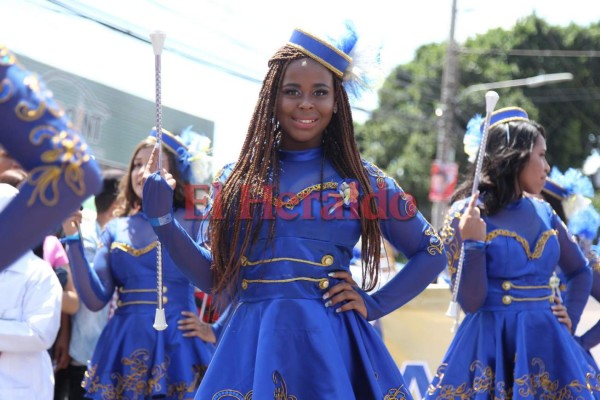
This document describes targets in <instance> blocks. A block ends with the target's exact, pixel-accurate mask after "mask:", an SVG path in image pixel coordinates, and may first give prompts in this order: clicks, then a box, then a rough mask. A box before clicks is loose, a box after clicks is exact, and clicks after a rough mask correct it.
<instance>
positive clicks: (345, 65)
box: [288, 21, 381, 98]
mask: <svg viewBox="0 0 600 400" xmlns="http://www.w3.org/2000/svg"><path fill="white" fill-rule="evenodd" d="M364 42H365V41H364V40H363V41H361V40H359V35H358V31H357V29H356V27H355V25H354V24H353V23H352V22H351V21H345V23H344V25H343V29H342V31H341V32H340V33H339V34H338V36H337V37H334V36H333V35H326V37H325V35H324V37H319V36H317V35H315V34H313V33H309V32H308V31H307V30H305V29H301V28H296V29H294V31H293V33H292V36H291V37H290V39H289V41H288V45H289V46H292V47H294V48H296V49H298V50H300V51H301V52H302V53H304V54H306V55H307V56H308V57H310V58H312V59H313V60H315V61H317V62H318V63H320V64H321V65H323V66H324V67H325V68H327V69H329V70H330V71H331V72H333V73H334V74H335V75H336V76H337V77H339V78H341V79H342V80H343V84H344V87H345V88H346V91H347V92H348V93H349V94H350V95H352V96H353V97H355V98H358V97H360V94H361V93H362V92H363V91H364V90H365V89H367V88H369V87H371V86H373V85H374V82H375V81H376V80H377V76H378V75H379V70H380V61H381V60H380V50H381V49H380V47H378V46H372V45H370V44H367V43H364Z"/></svg>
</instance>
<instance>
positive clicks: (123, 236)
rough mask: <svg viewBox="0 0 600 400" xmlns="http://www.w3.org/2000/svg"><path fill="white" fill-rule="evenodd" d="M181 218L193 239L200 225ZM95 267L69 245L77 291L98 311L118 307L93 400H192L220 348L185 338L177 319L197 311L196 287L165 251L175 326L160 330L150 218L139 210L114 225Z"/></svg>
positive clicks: (92, 381) (94, 377)
mask: <svg viewBox="0 0 600 400" xmlns="http://www.w3.org/2000/svg"><path fill="white" fill-rule="evenodd" d="M184 216H185V212H184V210H183V209H179V210H178V211H177V212H175V216H174V218H176V219H177V220H179V221H180V223H181V226H182V227H183V228H182V229H184V230H185V231H186V232H188V233H189V234H190V235H194V234H196V232H197V230H198V227H199V225H200V223H199V221H197V220H185V219H184ZM101 242H102V245H101V248H100V249H98V252H97V254H96V257H95V259H94V268H93V269H92V268H91V267H90V266H89V264H88V263H87V261H86V260H85V257H84V255H83V249H82V248H81V245H80V242H78V241H77V242H74V243H73V242H69V246H68V253H69V259H70V260H71V265H72V270H73V275H74V280H75V284H76V287H77V291H78V293H79V295H80V296H81V298H82V300H83V301H84V303H85V304H86V306H88V308H90V309H92V310H96V309H99V308H102V307H103V306H104V305H105V304H106V303H107V302H109V301H111V298H112V296H113V292H114V290H115V289H116V292H117V294H118V301H117V309H116V311H115V313H114V316H113V317H112V318H111V319H110V320H109V321H108V324H107V325H106V327H105V328H104V331H103V332H102V334H101V336H100V338H99V339H98V344H97V345H96V349H95V351H94V355H93V357H92V359H91V360H90V362H89V364H88V369H87V371H86V375H85V380H84V387H85V389H86V396H87V398H92V399H102V400H106V399H150V398H167V399H192V398H193V397H194V393H195V392H196V389H197V387H198V384H199V383H200V381H201V379H202V377H203V375H204V373H205V371H206V368H207V365H208V363H209V361H210V358H211V357H212V353H213V352H214V346H213V345H211V344H208V343H205V342H203V341H201V340H200V339H198V338H190V337H184V336H183V333H184V331H182V330H179V329H178V324H177V321H178V320H179V319H181V318H182V315H181V312H182V311H184V310H185V311H195V310H196V306H195V303H194V288H193V286H192V285H191V284H190V282H189V280H188V279H187V278H186V277H185V276H184V275H183V274H182V273H181V272H180V271H179V270H178V269H177V268H176V267H175V265H174V264H173V260H172V259H171V257H170V256H169V252H168V250H166V249H164V248H163V249H162V269H163V303H164V309H165V312H166V321H167V324H168V327H167V329H166V330H163V331H157V330H155V329H154V328H153V326H152V324H153V322H154V316H155V310H156V308H157V298H156V296H157V294H156V293H157V291H156V282H157V272H156V262H157V244H158V242H157V240H156V235H155V234H154V232H153V231H152V228H151V226H150V222H149V221H148V219H147V218H146V216H145V215H144V214H143V213H142V212H139V213H137V214H135V215H133V216H130V217H124V218H117V219H114V220H112V221H110V222H109V223H108V224H107V225H106V228H105V230H104V232H103V233H102V236H101Z"/></svg>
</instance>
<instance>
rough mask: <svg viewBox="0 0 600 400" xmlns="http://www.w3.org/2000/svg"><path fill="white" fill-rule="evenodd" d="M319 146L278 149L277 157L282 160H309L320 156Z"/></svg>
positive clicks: (320, 149)
mask: <svg viewBox="0 0 600 400" xmlns="http://www.w3.org/2000/svg"><path fill="white" fill-rule="evenodd" d="M322 154H323V149H322V148H321V146H319V147H315V148H312V149H306V150H279V159H280V160H283V161H309V160H314V159H316V158H320V157H321V155H322Z"/></svg>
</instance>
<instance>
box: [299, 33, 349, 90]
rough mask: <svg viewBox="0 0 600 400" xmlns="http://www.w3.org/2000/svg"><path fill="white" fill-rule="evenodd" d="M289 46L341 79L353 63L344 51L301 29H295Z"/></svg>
mask: <svg viewBox="0 0 600 400" xmlns="http://www.w3.org/2000/svg"><path fill="white" fill-rule="evenodd" d="M288 44H289V45H290V46H292V47H295V48H296V49H298V50H300V51H301V52H303V53H304V54H306V55H307V56H309V57H310V58H312V59H313V60H315V61H317V62H319V63H320V64H322V65H323V66H324V67H326V68H327V69H329V70H330V71H332V72H333V73H334V74H336V75H337V76H339V77H340V78H343V77H344V74H345V73H346V70H347V69H348V67H349V66H350V64H351V63H352V58H351V57H350V56H349V55H347V54H345V53H344V52H343V51H341V50H339V49H337V48H336V47H334V46H332V45H331V44H329V43H328V42H326V41H325V40H323V39H320V38H318V37H316V36H314V35H311V34H310V33H308V32H305V31H303V30H302V29H299V28H296V29H294V32H293V33H292V37H291V38H290V40H289V42H288Z"/></svg>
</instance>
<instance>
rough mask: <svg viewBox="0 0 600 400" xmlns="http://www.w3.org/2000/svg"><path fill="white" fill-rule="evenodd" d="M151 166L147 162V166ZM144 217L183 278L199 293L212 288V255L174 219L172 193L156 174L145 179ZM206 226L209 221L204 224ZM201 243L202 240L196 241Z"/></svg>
mask: <svg viewBox="0 0 600 400" xmlns="http://www.w3.org/2000/svg"><path fill="white" fill-rule="evenodd" d="M149 163H150V162H149ZM143 208H144V213H145V214H146V215H147V216H148V219H149V221H150V224H151V225H152V229H154V232H155V233H156V235H157V236H158V239H159V240H160V243H161V244H162V245H163V246H164V247H165V248H166V250H167V251H168V253H169V256H171V258H172V259H173V261H174V262H175V265H177V267H178V268H179V269H180V270H181V272H183V274H184V275H185V276H186V277H187V278H188V279H189V280H190V281H191V282H192V284H193V285H194V286H196V287H198V288H199V289H200V290H202V291H204V292H207V293H210V291H211V288H212V270H211V269H210V266H211V264H212V254H211V252H210V250H208V249H207V248H206V247H204V246H201V245H199V244H198V243H196V241H195V240H194V239H192V238H191V237H190V235H189V234H188V232H187V231H186V230H185V229H184V228H183V227H182V226H181V225H180V224H179V222H178V221H177V219H175V218H174V216H173V189H172V188H171V187H170V186H169V184H168V183H167V181H166V180H165V179H163V177H162V176H160V175H159V173H158V172H155V173H153V174H151V175H150V176H148V177H147V178H146V182H145V183H144V193H143ZM203 222H205V223H207V222H208V221H203ZM198 241H199V242H201V239H199V240H198Z"/></svg>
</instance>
